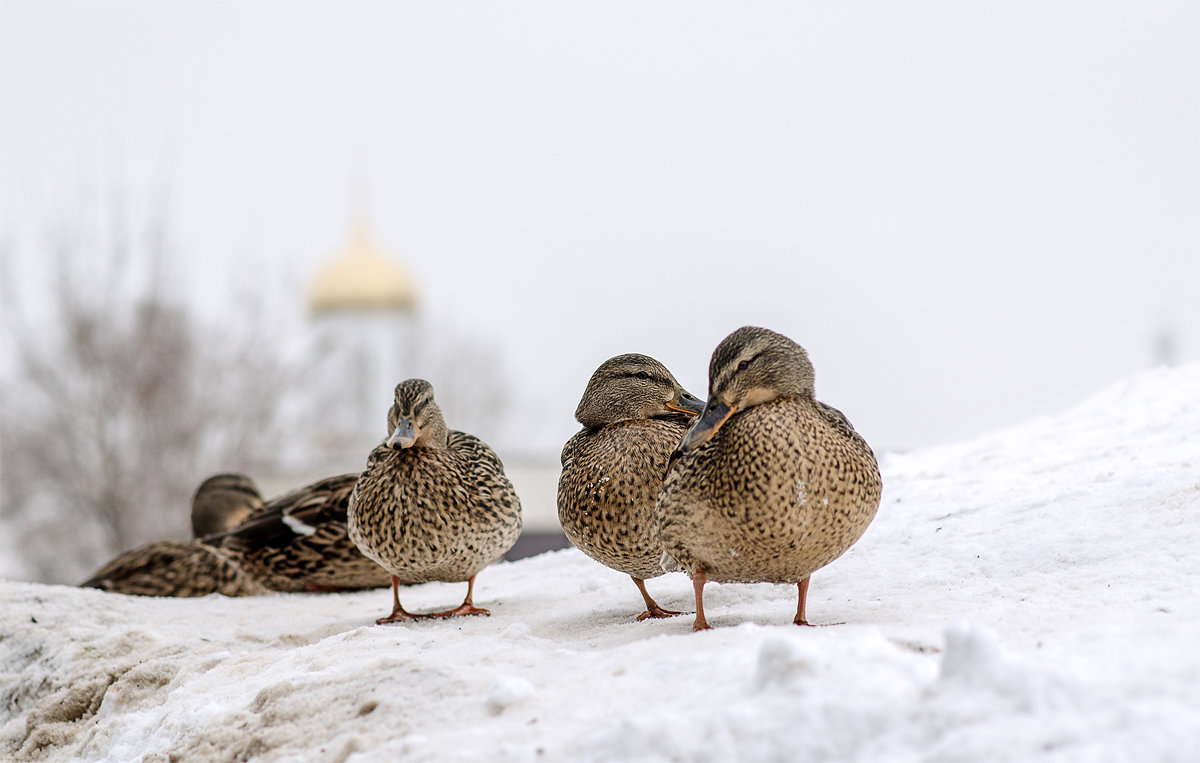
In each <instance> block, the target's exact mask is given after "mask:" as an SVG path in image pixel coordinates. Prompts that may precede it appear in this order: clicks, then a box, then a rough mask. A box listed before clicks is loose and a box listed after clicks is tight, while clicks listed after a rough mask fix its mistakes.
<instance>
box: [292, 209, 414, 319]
mask: <svg viewBox="0 0 1200 763" xmlns="http://www.w3.org/2000/svg"><path fill="white" fill-rule="evenodd" d="M308 309H309V312H311V313H312V314H313V315H320V314H322V313H328V312H334V311H338V310H385V311H392V310H395V311H400V312H409V313H411V312H414V311H415V310H416V309H417V289H416V285H415V284H414V283H413V279H412V276H410V275H409V274H408V271H407V270H405V269H404V267H402V266H401V265H400V264H399V263H398V262H396V261H395V260H393V259H391V258H390V257H388V256H387V255H385V254H383V253H382V252H380V251H379V249H377V248H376V247H375V243H374V242H373V241H372V240H371V235H370V233H369V232H368V231H367V226H366V225H365V224H363V223H361V222H360V223H359V224H357V225H356V226H355V227H354V233H353V234H352V235H351V236H350V243H349V244H347V245H346V248H345V249H344V250H343V251H342V252H341V253H339V254H338V255H337V256H335V257H334V258H333V259H332V260H330V261H329V262H327V263H326V264H325V266H324V267H322V268H321V271H320V272H319V273H317V277H316V278H315V279H313V283H312V288H310V289H309V292H308Z"/></svg>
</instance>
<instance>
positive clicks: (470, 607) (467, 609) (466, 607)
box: [428, 601, 492, 618]
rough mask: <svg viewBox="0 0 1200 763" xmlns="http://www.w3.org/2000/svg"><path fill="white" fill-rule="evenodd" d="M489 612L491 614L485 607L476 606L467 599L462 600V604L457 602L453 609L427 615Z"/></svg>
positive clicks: (447, 616) (455, 615)
mask: <svg viewBox="0 0 1200 763" xmlns="http://www.w3.org/2000/svg"><path fill="white" fill-rule="evenodd" d="M490 614H492V613H491V612H488V611H487V610H486V609H483V608H481V607H477V606H475V605H474V604H472V603H471V602H469V601H464V602H463V603H462V604H459V605H458V606H457V607H455V608H454V609H448V610H446V611H445V612H438V613H436V614H432V615H428V617H441V618H450V617H463V616H465V615H490Z"/></svg>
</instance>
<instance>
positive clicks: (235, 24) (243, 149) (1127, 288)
mask: <svg viewBox="0 0 1200 763" xmlns="http://www.w3.org/2000/svg"><path fill="white" fill-rule="evenodd" d="M1197 39H1200V4H1198V3H1196V2H1176V3H1168V2H1144V1H1138V2H1132V1H1131V2H1105V3H1095V2H1050V3H1041V2H1039V3H1034V2H1016V1H1014V0H1005V1H1004V2H974V3H962V2H951V1H949V0H947V1H946V2H898V3H874V2H871V3H862V2H839V3H825V2H822V3H812V2H793V1H789V2H779V3H752V2H715V3H714V2H708V3H703V2H701V3H697V2H687V3H684V2H679V3H665V2H645V1H643V0H638V1H637V2H632V1H630V2H571V1H569V0H562V1H560V2H528V1H525V0H510V1H509V2H504V3H494V2H423V3H411V2H395V3H353V2H348V3H315V4H303V3H286V4H285V3H262V2H249V3H246V2H238V3H233V2H225V3H209V2H204V3H201V2H170V1H168V2H162V1H160V0H156V1H155V2H142V3H129V2H125V3H121V2H116V3H114V2H109V3H103V4H100V3H64V2H14V0H0V110H2V112H3V114H4V116H3V117H2V118H0V241H3V240H7V241H9V242H15V243H14V246H15V250H14V251H15V255H13V254H10V255H7V256H16V257H18V258H21V257H25V256H28V254H29V253H30V252H32V251H33V249H32V248H31V247H32V245H33V244H35V243H37V242H38V237H39V236H40V235H42V234H41V232H42V231H44V230H45V228H46V227H47V225H49V224H51V223H52V222H53V221H54V220H56V219H60V218H63V217H69V216H70V215H71V214H72V210H73V209H74V207H75V206H77V205H78V204H79V203H80V200H81V199H83V198H86V197H88V196H89V194H91V195H93V196H103V195H104V194H105V193H107V192H108V189H111V188H114V187H120V188H123V189H124V191H125V193H126V194H127V195H128V197H129V198H130V199H131V201H132V203H134V204H135V206H137V205H139V204H140V203H142V202H141V201H139V200H144V199H146V198H147V197H148V196H149V195H151V194H152V193H154V192H155V191H156V189H164V188H165V189H166V190H167V196H168V199H169V201H168V206H169V210H170V214H171V218H172V230H173V234H174V239H175V241H176V247H177V251H178V253H179V256H180V258H181V265H180V268H181V272H183V274H184V275H186V276H187V279H186V283H187V284H188V285H189V287H188V288H190V289H191V290H192V292H191V293H190V294H189V297H191V298H192V299H194V300H195V301H196V303H197V304H199V305H203V306H205V308H206V309H210V310H219V309H221V306H222V305H225V304H228V302H229V301H230V300H232V299H233V298H234V297H233V293H234V290H233V288H232V287H231V286H230V284H231V282H235V281H242V282H246V281H249V282H252V283H261V285H262V290H263V291H264V292H266V291H268V290H272V289H293V290H295V291H296V301H297V302H296V304H297V307H299V302H300V300H301V299H302V296H303V295H302V290H303V288H304V287H305V285H306V283H307V280H308V279H309V278H310V277H311V276H312V274H313V273H314V272H315V271H316V270H317V268H318V267H319V266H320V264H321V262H322V261H323V260H325V259H327V258H328V257H329V256H330V255H331V254H332V253H333V252H334V251H335V250H337V249H338V248H339V247H340V246H341V245H342V244H343V242H344V241H345V239H346V238H347V236H348V226H349V216H350V207H351V199H350V197H351V192H350V189H351V187H352V186H353V184H354V182H355V181H356V180H359V179H361V180H362V181H363V182H365V184H366V185H367V186H369V189H370V193H369V210H370V217H371V221H372V225H373V228H374V230H375V233H376V237H377V238H378V239H379V241H380V242H381V243H382V244H383V245H384V246H385V247H386V248H387V249H389V250H390V251H392V252H394V253H395V254H396V255H397V256H399V257H400V258H402V259H403V260H404V262H405V263H406V264H407V265H408V266H409V268H410V269H411V270H412V271H413V272H414V273H415V274H416V277H417V278H418V279H419V281H420V286H421V288H422V292H423V296H424V298H425V307H426V310H427V313H428V314H429V316H430V318H431V319H433V320H437V321H441V322H449V323H453V324H454V325H455V326H457V327H459V328H461V329H463V330H473V331H477V332H479V333H481V334H483V335H484V336H487V337H490V338H491V339H492V340H493V341H494V342H495V343H496V344H497V345H498V346H500V347H501V348H503V350H504V352H505V357H506V359H507V363H508V366H507V370H508V373H509V374H510V376H511V377H512V379H513V384H514V385H516V386H518V387H519V388H520V389H521V400H522V402H521V408H520V411H522V412H523V418H524V419H525V420H526V421H528V422H529V424H528V429H529V438H530V439H529V443H528V445H529V447H531V448H534V449H539V450H548V451H553V450H554V449H555V448H557V447H558V446H560V445H561V443H562V441H564V440H565V439H566V437H567V436H569V435H570V434H571V432H572V431H573V430H574V429H575V424H574V422H573V420H572V418H571V414H572V411H573V410H574V407H575V404H576V402H577V401H578V397H579V395H580V394H581V392H582V389H583V386H584V384H585V383H586V381H587V377H588V376H589V375H590V373H591V371H592V370H593V369H594V368H595V366H596V365H598V364H599V363H600V362H601V361H602V360H604V359H605V358H607V357H609V356H611V355H615V354H617V353H621V352H633V351H637V352H645V353H648V354H651V355H654V356H656V357H658V358H659V359H661V360H662V361H664V362H665V363H666V364H667V365H668V366H669V367H670V368H672V369H673V370H674V371H675V373H676V375H677V376H678V377H679V378H680V380H681V381H682V382H683V383H684V384H685V386H687V387H689V388H690V389H691V390H692V391H693V392H695V393H697V394H701V395H702V394H703V393H704V392H705V391H706V373H707V363H708V357H709V355H710V353H711V351H712V349H713V347H714V346H715V345H716V344H717V342H719V341H720V339H721V338H722V337H724V336H725V334H727V333H728V332H729V331H731V330H733V329H734V328H737V327H738V326H740V325H743V324H747V323H755V324H760V325H764V326H768V327H771V328H774V329H776V330H779V331H781V332H783V333H785V334H788V335H789V336H791V337H793V338H794V339H796V340H797V341H799V342H800V343H801V344H803V345H805V346H806V347H807V348H808V349H809V351H810V354H811V355H812V358H813V361H814V364H815V366H816V371H817V392H818V396H819V397H821V398H822V399H824V400H826V401H827V402H829V403H831V404H833V405H836V406H838V407H840V408H842V409H843V410H844V411H845V412H846V413H847V415H848V416H849V417H850V418H851V420H852V421H854V422H855V424H856V425H857V426H858V428H859V429H860V430H861V431H862V432H863V433H864V434H865V435H866V436H867V438H868V440H870V441H871V442H872V443H873V444H875V445H876V447H877V448H887V447H911V446H919V445H926V444H930V443H934V442H940V441H946V440H951V439H959V438H963V437H967V436H969V435H972V434H975V433H977V432H980V431H983V430H986V429H990V428H993V427H996V426H1000V425H1005V424H1009V423H1016V422H1018V421H1022V420H1024V419H1027V418H1029V417H1032V416H1035V415H1038V414H1042V413H1049V412H1053V411H1056V410H1058V409H1060V408H1062V407H1063V406H1064V405H1068V404H1070V403H1072V402H1074V401H1075V400H1077V399H1080V398H1082V397H1083V396H1085V395H1087V394H1088V393H1090V392H1092V391H1094V390H1095V389H1096V388H1098V387H1100V386H1103V385H1105V384H1107V383H1109V382H1111V381H1112V380H1114V379H1118V378H1121V377H1124V376H1127V375H1129V374H1131V373H1133V372H1135V371H1137V370H1138V369H1141V368H1144V367H1147V366H1148V365H1150V363H1151V361H1152V356H1153V353H1152V350H1151V347H1152V342H1153V338H1154V336H1155V333H1156V332H1157V331H1159V330H1160V328H1161V327H1163V326H1170V327H1173V330H1174V331H1175V332H1176V334H1177V339H1178V348H1179V355H1180V360H1181V361H1184V362H1194V361H1197V360H1200V137H1198V136H1200V97H1198V96H1197V93H1200V45H1197V44H1196V41H1197ZM18 272H20V271H19V270H18ZM447 418H448V420H449V421H450V423H451V425H453V414H452V412H447Z"/></svg>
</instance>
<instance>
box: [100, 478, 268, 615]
mask: <svg viewBox="0 0 1200 763" xmlns="http://www.w3.org/2000/svg"><path fill="white" fill-rule="evenodd" d="M262 506H263V499H262V495H261V494H260V493H259V491H258V488H257V487H256V486H255V485H254V482H253V481H252V480H251V479H250V478H249V477H247V476H246V475H244V474H234V473H227V474H216V475H213V476H212V477H209V478H208V479H206V480H204V481H203V482H201V483H200V485H199V486H198V487H197V488H196V491H195V493H194V494H193V496H192V528H193V532H194V533H195V534H196V535H201V534H205V533H206V532H207V531H209V530H221V529H227V528H229V527H232V526H235V525H237V524H238V523H239V522H240V521H242V520H243V519H244V518H245V517H247V516H250V515H251V514H253V513H254V512H255V511H258V510H259V509H260V508H261V507H262ZM80 586H82V587H84V588H98V589H100V590H103V591H107V592H110V593H122V594H127V595H131V596H178V597H194V596H206V595H208V594H211V593H219V594H224V595H225V596H254V595H257V594H262V593H268V592H269V590H270V589H268V588H267V587H266V586H264V585H263V584H262V583H260V582H259V581H258V580H256V579H255V578H254V577H253V576H252V575H249V574H247V573H246V572H245V571H244V570H242V569H241V568H240V567H239V566H238V565H237V563H236V562H235V561H234V560H233V559H231V558H230V557H229V556H228V555H227V554H225V553H222V552H221V551H220V550H219V549H217V548H214V547H212V546H209V545H206V544H204V543H202V542H200V541H199V540H198V539H197V538H193V539H192V540H188V541H173V540H171V541H157V542H154V543H148V544H145V545H143V546H139V547H138V548H135V549H132V550H130V551H126V552H125V553H123V554H120V555H119V556H117V557H116V558H114V559H112V560H111V561H109V562H108V563H106V564H105V565H104V566H103V567H101V568H100V569H99V570H97V571H96V573H95V574H93V575H92V576H91V577H90V578H88V579H87V580H85V581H84V582H83V583H80Z"/></svg>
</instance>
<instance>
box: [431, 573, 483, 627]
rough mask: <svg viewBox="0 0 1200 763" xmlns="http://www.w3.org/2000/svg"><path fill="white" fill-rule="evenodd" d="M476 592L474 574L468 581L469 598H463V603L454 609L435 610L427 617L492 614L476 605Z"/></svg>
mask: <svg viewBox="0 0 1200 763" xmlns="http://www.w3.org/2000/svg"><path fill="white" fill-rule="evenodd" d="M474 593H475V576H474V575H472V576H471V579H470V580H468V581H467V598H465V599H463V603H462V604H459V605H458V606H457V607H455V608H454V609H448V610H446V611H445V612H435V613H434V614H432V615H426V617H461V616H463V615H490V614H492V613H491V612H488V611H487V610H486V609H481V608H480V607H477V606H475V604H474V603H473V602H472V600H471V599H472V596H473V595H474Z"/></svg>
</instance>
